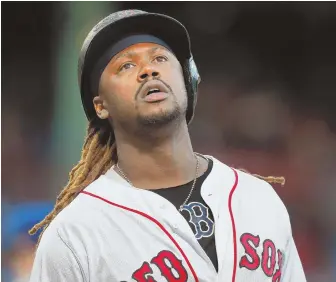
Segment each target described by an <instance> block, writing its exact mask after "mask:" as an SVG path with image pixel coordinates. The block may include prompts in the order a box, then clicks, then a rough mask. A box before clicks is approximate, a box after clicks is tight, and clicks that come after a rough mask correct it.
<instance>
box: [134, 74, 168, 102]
mask: <svg viewBox="0 0 336 282" xmlns="http://www.w3.org/2000/svg"><path fill="white" fill-rule="evenodd" d="M152 80H158V81H160V82H162V83H163V84H164V85H165V86H166V87H167V88H168V89H169V91H170V92H171V93H173V89H171V87H170V86H169V85H168V84H167V83H166V82H164V81H163V80H162V79H160V78H152ZM148 81H149V79H146V80H144V81H143V82H142V83H141V85H140V86H139V88H138V90H137V91H136V93H135V95H134V98H135V99H136V98H137V97H138V95H139V93H140V92H141V90H142V88H143V87H144V85H145V84H146V83H147V82H148Z"/></svg>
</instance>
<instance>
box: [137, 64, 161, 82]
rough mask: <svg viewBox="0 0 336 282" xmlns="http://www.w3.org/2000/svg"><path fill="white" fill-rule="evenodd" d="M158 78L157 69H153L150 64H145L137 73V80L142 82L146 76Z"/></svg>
mask: <svg viewBox="0 0 336 282" xmlns="http://www.w3.org/2000/svg"><path fill="white" fill-rule="evenodd" d="M150 77H152V78H159V77H160V73H159V71H158V70H157V69H155V68H154V67H153V66H152V65H149V64H148V65H146V66H145V67H143V68H142V70H141V71H140V72H139V74H138V81H139V82H143V81H144V80H146V79H148V78H150Z"/></svg>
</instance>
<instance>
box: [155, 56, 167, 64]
mask: <svg viewBox="0 0 336 282" xmlns="http://www.w3.org/2000/svg"><path fill="white" fill-rule="evenodd" d="M154 61H156V62H158V63H163V62H166V61H168V59H167V58H166V57H165V56H157V57H156V58H155V59H154Z"/></svg>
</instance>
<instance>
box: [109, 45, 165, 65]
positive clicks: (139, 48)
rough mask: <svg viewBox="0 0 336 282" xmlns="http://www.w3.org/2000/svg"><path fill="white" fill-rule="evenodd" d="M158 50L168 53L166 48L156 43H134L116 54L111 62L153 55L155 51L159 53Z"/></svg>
mask: <svg viewBox="0 0 336 282" xmlns="http://www.w3.org/2000/svg"><path fill="white" fill-rule="evenodd" d="M159 50H163V51H165V52H169V50H168V49H167V48H165V47H164V46H162V45H159V44H156V43H136V44H133V45H131V46H129V47H127V48H126V49H124V50H122V51H120V52H119V53H118V54H116V55H115V56H114V57H113V61H116V60H118V59H120V58H123V57H133V56H141V55H147V54H151V53H155V52H156V51H159Z"/></svg>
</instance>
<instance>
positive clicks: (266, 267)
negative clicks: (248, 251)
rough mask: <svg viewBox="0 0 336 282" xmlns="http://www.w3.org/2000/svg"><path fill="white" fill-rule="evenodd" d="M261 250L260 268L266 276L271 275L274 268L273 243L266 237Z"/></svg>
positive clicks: (274, 251)
mask: <svg viewBox="0 0 336 282" xmlns="http://www.w3.org/2000/svg"><path fill="white" fill-rule="evenodd" d="M263 249H264V250H263V252H262V260H261V268H262V270H263V271H264V273H265V274H266V275H267V276H268V277H272V275H273V272H274V268H275V255H276V250H275V245H274V243H273V242H272V241H271V240H269V239H267V240H265V241H264V243H263Z"/></svg>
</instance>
